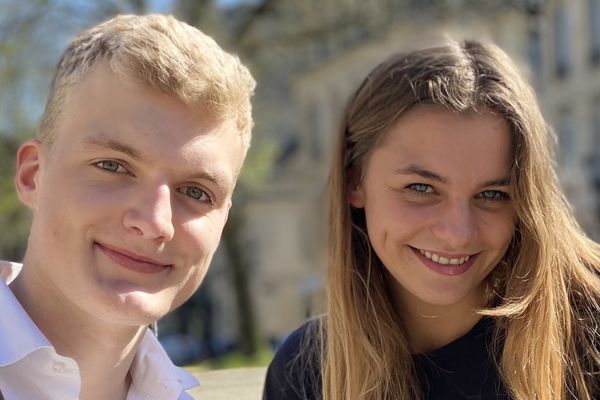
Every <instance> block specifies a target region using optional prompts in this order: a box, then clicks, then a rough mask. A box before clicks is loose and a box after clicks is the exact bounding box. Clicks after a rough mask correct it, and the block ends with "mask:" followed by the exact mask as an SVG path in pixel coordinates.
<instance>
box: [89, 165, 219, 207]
mask: <svg viewBox="0 0 600 400" xmlns="http://www.w3.org/2000/svg"><path fill="white" fill-rule="evenodd" d="M107 164H111V165H112V166H116V170H115V169H111V168H107ZM94 165H95V166H96V167H97V168H99V169H101V170H102V171H105V172H108V173H109V174H113V175H117V174H129V171H128V170H127V168H125V167H124V166H123V165H122V164H121V163H119V162H118V161H113V160H102V161H98V162H97V163H95V164H94ZM189 189H197V190H198V191H200V192H201V193H200V198H195V197H193V196H191V195H190V194H189V193H188V190H189ZM178 192H179V193H181V194H183V195H184V196H187V197H189V198H190V199H192V200H194V201H197V202H200V203H204V204H208V205H210V206H213V205H214V204H215V200H214V198H213V197H212V196H211V194H210V193H209V192H208V191H207V190H204V189H202V188H200V187H198V186H184V187H182V188H181V189H178ZM202 197H206V199H204V200H202Z"/></svg>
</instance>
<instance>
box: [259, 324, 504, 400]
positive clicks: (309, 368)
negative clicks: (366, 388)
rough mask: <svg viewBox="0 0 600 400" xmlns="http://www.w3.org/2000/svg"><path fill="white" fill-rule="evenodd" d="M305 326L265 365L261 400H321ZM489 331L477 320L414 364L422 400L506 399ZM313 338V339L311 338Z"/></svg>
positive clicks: (318, 367)
mask: <svg viewBox="0 0 600 400" xmlns="http://www.w3.org/2000/svg"><path fill="white" fill-rule="evenodd" d="M315 325H316V324H315V322H314V321H313V322H310V321H309V322H308V323H306V324H304V325H303V326H301V327H300V328H298V329H297V330H296V331H294V332H292V333H291V334H290V335H289V336H288V337H287V339H286V340H285V341H284V343H283V344H282V345H281V347H280V348H279V350H278V351H277V354H276V355H275V358H274V359H273V361H272V362H271V365H269V368H268V370H267V377H266V381H265V388H264V392H263V400H317V399H321V365H320V362H319V360H318V355H316V354H315V352H314V351H312V352H308V353H311V354H312V355H311V357H313V359H311V360H306V359H302V357H306V354H307V352H302V355H301V356H300V357H298V354H299V352H300V349H301V347H302V346H305V344H304V341H305V336H306V335H307V334H311V333H313V332H315V329H314V327H315ZM493 331H494V322H493V319H491V318H485V317H484V318H482V319H481V320H479V322H478V323H477V324H476V325H475V326H474V327H473V328H472V329H471V330H470V331H469V332H467V333H466V334H465V335H464V336H462V337H460V338H458V339H456V340H455V341H453V342H452V343H449V344H448V345H446V346H443V347H441V348H439V349H436V350H434V351H431V352H429V353H422V354H415V355H414V356H413V361H414V363H415V370H416V372H417V376H418V379H419V382H420V386H421V391H422V394H423V399H424V400H509V399H510V397H509V396H508V394H507V391H506V388H505V386H504V384H503V383H502V380H501V378H500V374H499V371H498V369H497V367H496V363H495V362H494V357H493V356H492V354H491V350H490V343H491V341H492V335H493ZM313 335H314V334H313Z"/></svg>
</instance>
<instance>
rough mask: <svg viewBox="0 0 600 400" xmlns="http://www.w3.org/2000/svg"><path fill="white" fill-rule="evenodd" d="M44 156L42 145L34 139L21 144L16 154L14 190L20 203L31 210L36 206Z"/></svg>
mask: <svg viewBox="0 0 600 400" xmlns="http://www.w3.org/2000/svg"><path fill="white" fill-rule="evenodd" d="M44 155H45V153H44V148H43V145H42V144H41V143H40V142H39V141H38V140H36V139H32V140H28V141H27V142H25V143H23V144H22V145H21V147H20V148H19V151H18V152H17V166H16V173H15V189H16V191H17V196H19V199H20V200H21V202H22V203H23V204H25V205H26V206H27V207H29V208H31V209H35V208H36V206H37V197H38V192H39V186H40V184H39V175H40V170H41V168H42V165H43V162H44Z"/></svg>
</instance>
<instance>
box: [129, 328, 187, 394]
mask: <svg viewBox="0 0 600 400" xmlns="http://www.w3.org/2000/svg"><path fill="white" fill-rule="evenodd" d="M131 377H132V381H133V385H132V388H131V389H130V392H131V391H132V390H135V391H143V390H144V388H155V390H154V391H153V392H152V393H145V392H144V394H145V395H146V396H148V395H150V396H152V397H150V398H152V399H154V398H156V399H163V398H172V397H173V395H174V394H175V393H176V392H177V393H178V392H179V391H181V390H182V389H183V390H187V389H191V388H193V387H195V386H198V380H197V379H196V378H195V377H194V376H192V375H191V374H190V373H188V372H187V371H185V370H184V369H182V368H179V367H177V366H175V365H174V364H173V362H172V361H171V359H170V358H169V356H168V355H167V353H166V352H165V350H164V349H163V347H162V346H161V345H160V343H159V341H158V339H157V338H156V336H154V334H153V333H152V332H150V330H148V331H146V333H145V334H144V337H143V338H142V342H141V343H140V347H139V348H138V351H137V353H136V355H135V359H134V360H133V365H132V368H131Z"/></svg>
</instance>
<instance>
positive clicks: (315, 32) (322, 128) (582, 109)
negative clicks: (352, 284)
mask: <svg viewBox="0 0 600 400" xmlns="http://www.w3.org/2000/svg"><path fill="white" fill-rule="evenodd" d="M238 18H239V20H238V31H237V35H238V38H239V40H240V43H241V48H242V49H243V53H242V57H243V58H245V60H246V61H249V63H250V65H251V67H252V69H253V72H254V74H255V77H256V78H257V81H258V84H259V86H258V88H257V95H256V98H255V118H256V129H255V131H256V132H257V133H256V136H257V137H268V138H270V139H271V140H275V141H277V142H278V143H279V145H280V148H281V151H280V154H279V156H278V158H277V160H276V164H275V166H274V169H273V176H272V178H271V179H270V181H269V184H268V185H267V187H266V188H265V189H264V190H263V191H262V192H261V193H260V194H259V195H257V196H256V197H254V198H253V199H252V201H251V203H250V205H249V211H250V215H249V220H248V224H247V227H246V233H245V236H246V247H247V249H248V250H249V252H250V253H251V256H252V270H251V272H250V279H251V281H250V285H251V290H252V295H253V296H252V297H253V301H254V308H255V310H256V317H257V319H258V321H257V326H258V327H259V328H260V331H261V333H262V334H263V335H264V336H266V337H269V338H272V339H277V338H281V337H282V336H283V335H285V334H286V333H287V332H289V331H290V330H291V329H292V328H294V327H296V326H298V325H299V324H300V323H301V322H302V321H304V320H305V319H306V318H307V317H308V316H310V315H314V314H316V313H320V312H322V311H323V307H322V305H323V303H324V290H323V289H324V283H325V269H326V242H327V222H326V202H325V200H326V181H327V174H328V170H329V164H330V159H331V157H330V154H331V147H332V146H331V145H332V141H333V139H334V138H335V136H336V134H337V125H338V120H339V119H340V114H341V110H342V108H343V105H344V102H345V100H346V98H347V97H348V96H349V95H350V94H351V92H352V91H353V90H354V89H355V88H356V86H357V85H358V83H359V82H360V80H361V79H362V78H363V77H364V76H365V75H366V73H367V72H368V71H369V70H371V69H372V68H373V67H374V66H375V65H376V64H378V63H379V62H381V61H382V60H384V59H385V58H387V56H388V55H390V54H391V53H394V52H397V51H400V50H406V49H411V48H414V47H417V46H421V45H424V44H428V43H435V41H436V39H437V40H439V38H440V37H443V36H445V35H446V34H450V36H452V37H458V38H460V37H467V38H477V39H483V40H490V41H493V42H495V43H497V44H498V45H499V46H500V47H502V48H503V49H504V50H505V51H506V52H508V53H509V54H510V55H511V56H512V57H513V59H514V60H516V62H517V63H518V64H519V65H520V66H521V67H522V70H523V71H524V72H525V73H526V74H527V75H528V76H529V77H530V80H531V81H532V83H533V84H534V86H535V88H536V90H537V93H538V96H539V99H540V102H541V105H542V108H543V111H544V114H545V116H546V118H547V120H548V121H549V123H550V124H551V125H552V126H553V127H554V128H555V129H556V130H557V133H558V138H559V142H560V147H559V149H560V150H559V154H558V161H559V171H560V177H561V181H562V183H563V185H564V189H565V191H566V193H567V196H568V198H569V200H570V201H571V203H572V205H573V207H574V209H575V211H576V214H577V217H578V218H579V220H580V222H581V224H582V226H583V227H584V229H585V230H586V231H587V232H588V233H589V234H590V235H591V236H593V237H595V238H596V239H597V240H598V239H600V0H575V1H573V0H562V1H561V0H548V1H544V0H512V1H508V0H507V1H497V0H494V1H485V0H404V1H403V0H371V1H361V0H327V1H323V0H302V1H294V0H283V1H281V0H280V1H269V0H266V1H263V2H262V3H261V4H260V5H258V6H255V7H248V8H245V9H243V10H240V11H239V15H238ZM239 21H241V22H239ZM219 293H220V295H221V296H225V297H226V296H230V295H228V294H227V293H226V292H225V291H222V292H219ZM219 293H216V295H217V296H219ZM226 303H227V300H226V299H224V300H223V304H226ZM216 318H217V319H218V318H222V319H224V321H225V320H226V319H227V318H231V316H230V315H229V314H228V313H227V312H221V313H218V314H217V315H216ZM219 324H220V325H222V326H224V327H226V326H228V324H227V323H226V322H217V325H219ZM230 334H231V332H230Z"/></svg>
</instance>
